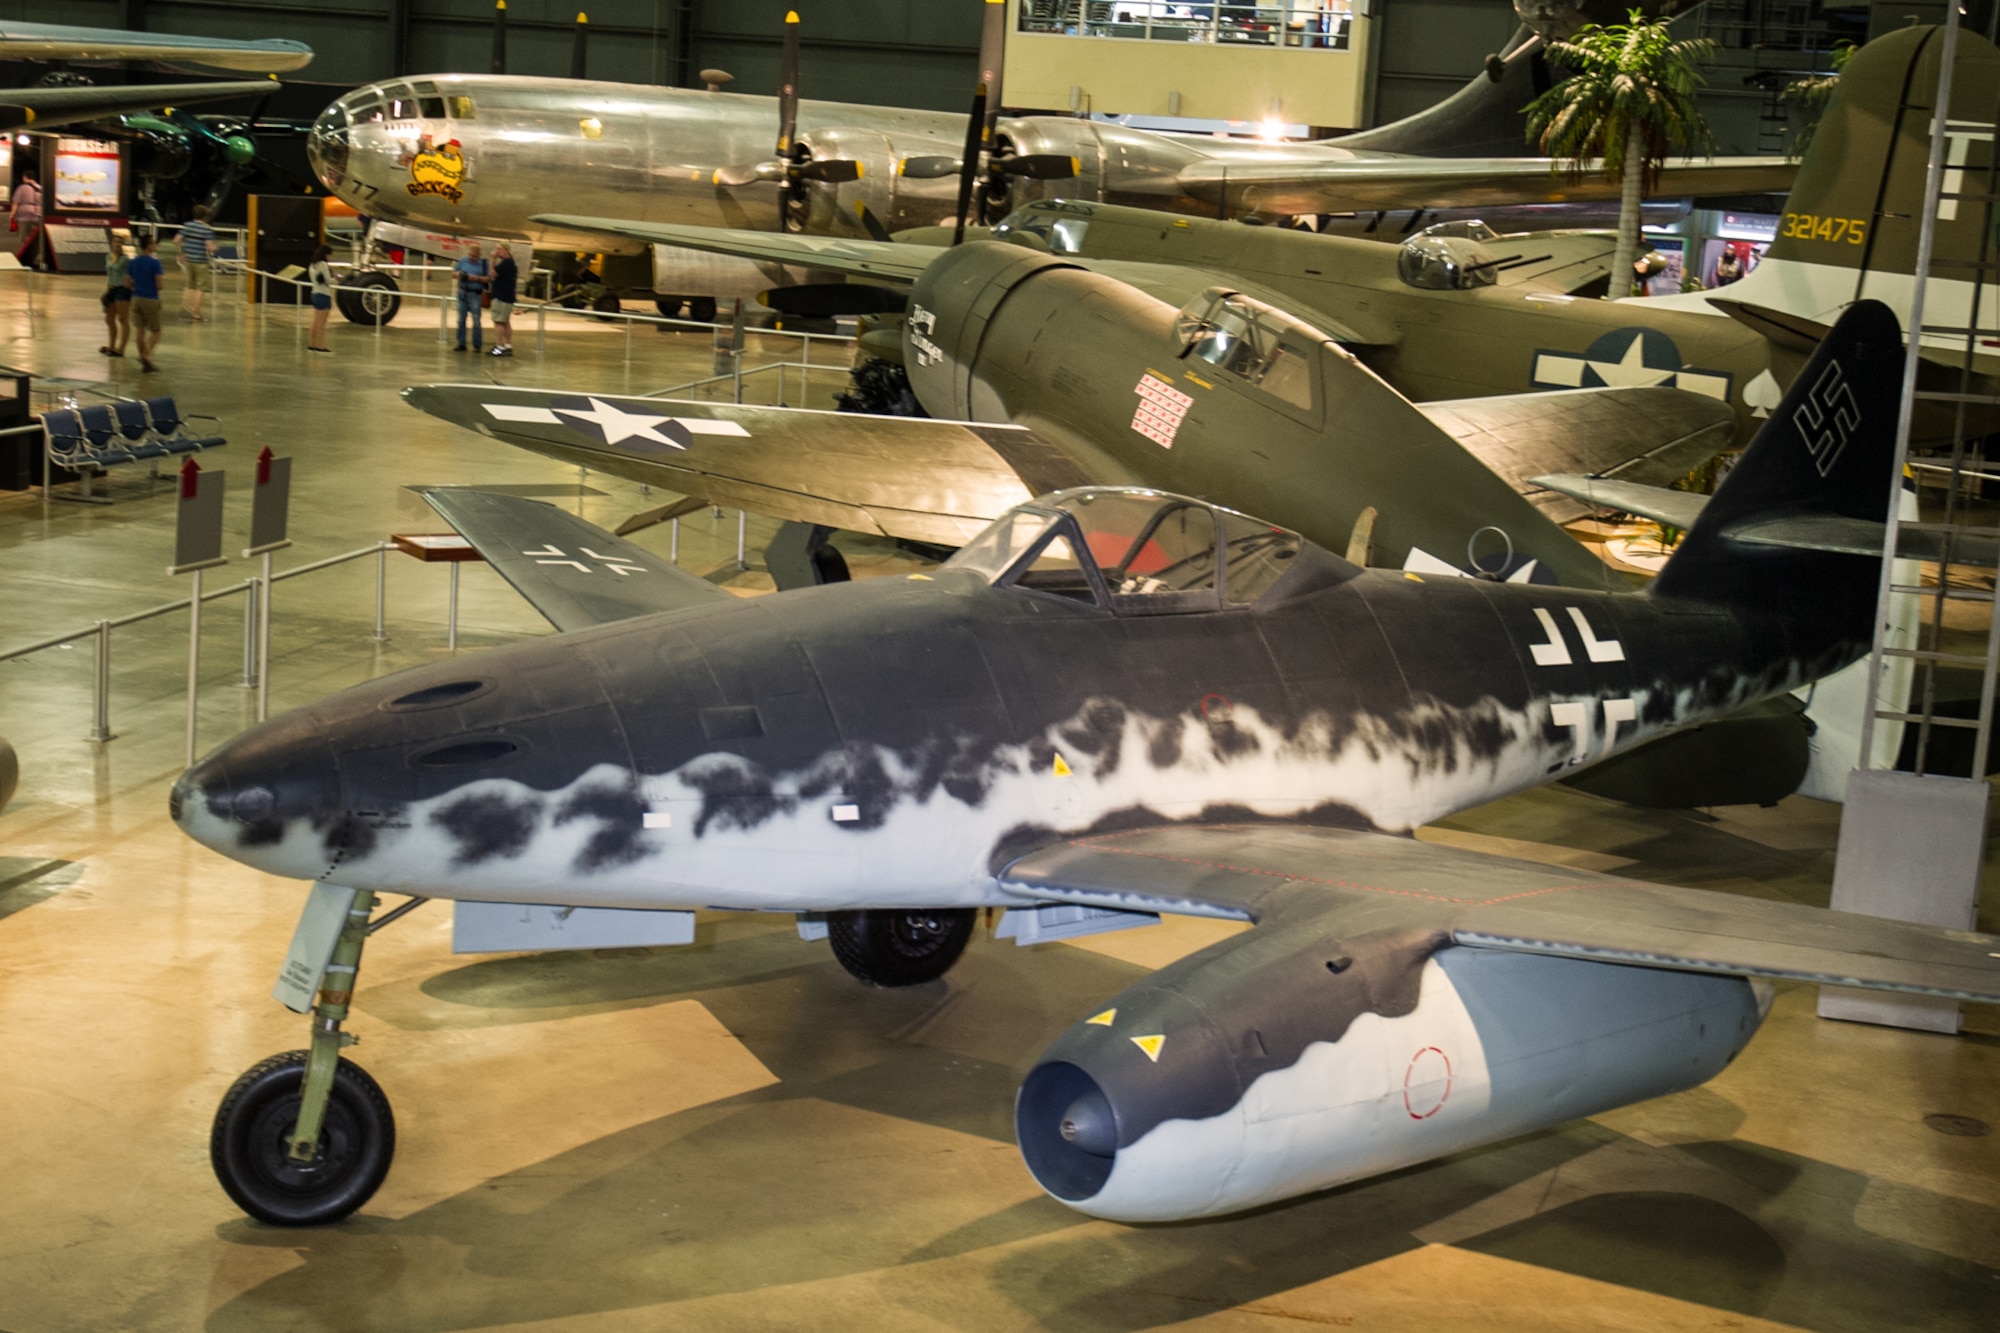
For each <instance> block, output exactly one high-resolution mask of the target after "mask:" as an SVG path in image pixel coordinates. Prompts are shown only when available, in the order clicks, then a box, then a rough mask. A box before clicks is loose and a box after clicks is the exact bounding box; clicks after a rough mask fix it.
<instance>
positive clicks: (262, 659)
mask: <svg viewBox="0 0 2000 1333" xmlns="http://www.w3.org/2000/svg"><path fill="white" fill-rule="evenodd" d="M263 572H264V590H263V593H262V595H261V596H259V597H258V598H257V720H258V721H259V722H262V721H263V720H264V719H265V718H267V717H269V716H270V715H271V552H269V551H266V552H264V571H263Z"/></svg>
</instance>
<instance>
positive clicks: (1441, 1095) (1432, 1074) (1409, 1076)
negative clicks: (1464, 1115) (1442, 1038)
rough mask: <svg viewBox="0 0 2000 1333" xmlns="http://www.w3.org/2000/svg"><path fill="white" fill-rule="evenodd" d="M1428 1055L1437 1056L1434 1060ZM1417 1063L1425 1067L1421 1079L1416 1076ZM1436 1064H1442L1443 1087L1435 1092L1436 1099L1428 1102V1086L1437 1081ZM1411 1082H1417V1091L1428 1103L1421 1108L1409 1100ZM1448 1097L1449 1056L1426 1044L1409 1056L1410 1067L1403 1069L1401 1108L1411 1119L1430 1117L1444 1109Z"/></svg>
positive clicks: (1449, 1091)
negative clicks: (1433, 1101)
mask: <svg viewBox="0 0 2000 1333" xmlns="http://www.w3.org/2000/svg"><path fill="white" fill-rule="evenodd" d="M1430 1056H1435V1057H1437V1058H1436V1059H1435V1060H1433V1059H1429V1058H1427V1057H1430ZM1419 1065H1422V1066H1424V1067H1425V1068H1424V1070H1423V1076H1422V1078H1421V1079H1419V1078H1418V1071H1417V1067H1418V1066H1419ZM1438 1065H1443V1066H1444V1087H1443V1089H1442V1090H1440V1091H1439V1092H1438V1093H1437V1101H1436V1102H1435V1103H1430V1095H1429V1087H1430V1086H1431V1085H1434V1084H1436V1082H1437V1066H1438ZM1412 1082H1417V1083H1418V1085H1419V1091H1420V1093H1422V1095H1423V1099H1424V1101H1425V1102H1427V1103H1430V1104H1429V1105H1427V1106H1425V1107H1424V1108H1423V1109H1419V1108H1418V1105H1417V1103H1415V1102H1412V1101H1411V1100H1410V1084H1411V1083H1412ZM1450 1097H1451V1057H1450V1056H1448V1055H1446V1054H1445V1053H1444V1052H1443V1051H1441V1050H1439V1049H1438V1048H1437V1047H1435V1046H1426V1047H1424V1048H1423V1049H1422V1050H1420V1051H1418V1052H1417V1053H1416V1054H1415V1055H1413V1056H1411V1057H1410V1067H1409V1068H1408V1069H1405V1070H1404V1071H1403V1109H1404V1110H1405V1111H1408V1112H1409V1113H1410V1119H1412V1120H1428V1119H1430V1118H1431V1117H1432V1116H1434V1115H1436V1114H1437V1113H1438V1112H1439V1111H1442V1110H1443V1109H1444V1104H1445V1102H1446V1101H1447V1100H1448V1099H1449V1098H1450Z"/></svg>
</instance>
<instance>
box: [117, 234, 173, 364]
mask: <svg viewBox="0 0 2000 1333" xmlns="http://www.w3.org/2000/svg"><path fill="white" fill-rule="evenodd" d="M159 243H160V238H159V237H158V236H156V235H154V234H153V233H151V232H148V233H146V237H145V239H144V240H142V241H140V242H139V253H138V254H137V255H135V256H133V258H132V262H131V263H129V264H127V265H126V266H125V282H126V284H127V285H128V286H130V287H131V289H132V324H133V326H134V327H136V328H137V329H138V330H139V369H141V370H143V371H145V372H147V373H148V374H151V373H152V372H153V371H154V370H156V369H158V367H156V366H155V365H154V364H153V349H154V348H155V347H158V346H159V345H160V327H161V326H160V292H161V290H162V289H164V288H165V287H166V285H167V270H166V267H165V266H164V265H162V264H161V263H160V257H159V256H158V255H156V254H154V253H153V251H154V249H155V248H156V247H158V245H159Z"/></svg>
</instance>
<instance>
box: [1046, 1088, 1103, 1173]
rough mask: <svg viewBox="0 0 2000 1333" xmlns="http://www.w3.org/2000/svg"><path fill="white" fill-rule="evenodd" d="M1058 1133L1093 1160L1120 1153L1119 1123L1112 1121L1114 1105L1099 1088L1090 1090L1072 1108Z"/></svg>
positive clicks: (1061, 1122) (1063, 1117)
mask: <svg viewBox="0 0 2000 1333" xmlns="http://www.w3.org/2000/svg"><path fill="white" fill-rule="evenodd" d="M1056 1132H1057V1133H1058V1134H1060V1135H1062V1137H1063V1141H1064V1142H1066V1143H1071V1144H1074V1145H1076V1146H1077V1147H1079V1148H1081V1149H1083V1151H1085V1152H1087V1153H1089V1154H1090V1155H1091V1156H1093V1157H1110V1156H1112V1155H1113V1154H1115V1153H1116V1152H1117V1151H1118V1122H1117V1120H1115V1119H1114V1118H1113V1117H1112V1114H1111V1103H1110V1102H1108V1101H1106V1100H1105V1097H1104V1093H1103V1091H1102V1090H1101V1089H1098V1088H1091V1089H1090V1090H1089V1091H1088V1092H1086V1093H1084V1094H1083V1095H1082V1096H1081V1097H1078V1098H1077V1099H1076V1100H1075V1101H1073V1102H1071V1103H1070V1104H1069V1109H1067V1110H1065V1111H1064V1112H1063V1113H1062V1119H1061V1120H1060V1121H1059V1122H1058V1123H1057V1125H1056Z"/></svg>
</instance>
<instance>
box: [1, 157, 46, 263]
mask: <svg viewBox="0 0 2000 1333" xmlns="http://www.w3.org/2000/svg"><path fill="white" fill-rule="evenodd" d="M12 211H13V220H12V221H11V222H9V223H8V224H7V225H8V227H9V228H10V229H11V230H13V231H15V232H17V233H19V235H20V237H21V241H20V244H19V245H17V246H16V247H15V248H14V258H16V259H18V260H20V261H21V263H23V264H25V265H27V266H28V267H29V268H40V267H41V266H42V265H41V242H42V183H41V182H40V181H39V180H36V179H35V169H34V168H33V167H28V168H26V169H24V170H23V171H22V172H21V183H20V184H19V185H17V186H15V187H14V199H13V206H12Z"/></svg>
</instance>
